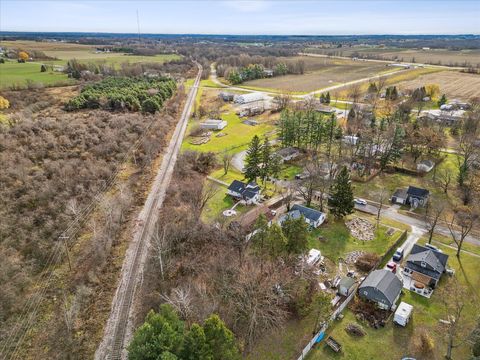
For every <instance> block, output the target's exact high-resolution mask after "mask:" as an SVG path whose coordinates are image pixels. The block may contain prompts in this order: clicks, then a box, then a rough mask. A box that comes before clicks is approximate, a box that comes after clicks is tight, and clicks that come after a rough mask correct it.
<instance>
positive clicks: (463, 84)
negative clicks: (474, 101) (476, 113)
mask: <svg viewBox="0 0 480 360" xmlns="http://www.w3.org/2000/svg"><path fill="white" fill-rule="evenodd" d="M426 84H437V85H438V86H439V87H440V92H441V93H442V94H446V95H447V97H448V98H459V99H464V100H468V99H470V98H472V97H476V96H480V75H478V74H467V73H461V72H458V71H441V72H437V73H432V74H426V75H422V76H420V77H418V78H416V79H415V80H409V81H404V82H401V83H399V84H398V87H399V88H400V90H406V89H415V88H418V87H420V86H425V85H426Z"/></svg>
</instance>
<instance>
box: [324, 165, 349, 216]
mask: <svg viewBox="0 0 480 360" xmlns="http://www.w3.org/2000/svg"><path fill="white" fill-rule="evenodd" d="M330 194H331V196H332V197H331V199H330V204H329V205H330V212H331V213H332V214H333V215H334V216H335V217H336V218H343V217H344V216H345V215H348V214H351V213H352V212H353V208H354V203H353V191H352V185H351V182H350V174H349V172H348V169H347V167H346V166H344V167H343V168H342V170H341V171H340V173H339V174H338V176H337V178H336V179H335V182H334V184H333V185H332V187H331V189H330Z"/></svg>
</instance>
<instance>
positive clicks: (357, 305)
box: [349, 298, 391, 329]
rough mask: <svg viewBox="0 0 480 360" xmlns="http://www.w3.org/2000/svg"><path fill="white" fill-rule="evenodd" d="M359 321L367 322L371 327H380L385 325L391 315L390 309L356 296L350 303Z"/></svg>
mask: <svg viewBox="0 0 480 360" xmlns="http://www.w3.org/2000/svg"><path fill="white" fill-rule="evenodd" d="M349 308H350V309H351V310H352V311H353V312H354V313H355V317H356V319H357V320H358V321H361V322H363V321H364V322H366V323H367V324H368V325H370V326H371V327H373V328H375V329H378V328H380V327H384V326H385V323H386V322H387V319H388V318H389V316H390V315H391V313H390V311H387V310H382V309H379V308H378V307H377V306H376V305H375V304H373V303H370V302H368V301H363V300H361V299H359V298H355V299H354V300H353V301H352V302H350V304H349Z"/></svg>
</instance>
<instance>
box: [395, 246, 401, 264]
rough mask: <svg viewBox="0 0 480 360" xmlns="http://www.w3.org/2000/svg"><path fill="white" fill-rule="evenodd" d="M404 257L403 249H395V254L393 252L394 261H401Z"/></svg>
mask: <svg viewBox="0 0 480 360" xmlns="http://www.w3.org/2000/svg"><path fill="white" fill-rule="evenodd" d="M402 259H403V249H402V248H398V249H397V251H395V254H393V261H397V262H398V261H400V260H402Z"/></svg>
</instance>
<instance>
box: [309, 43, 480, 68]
mask: <svg viewBox="0 0 480 360" xmlns="http://www.w3.org/2000/svg"><path fill="white" fill-rule="evenodd" d="M305 52H307V53H308V52H312V53H317V54H325V55H337V56H347V57H350V56H354V54H355V55H357V56H360V57H361V56H366V55H370V56H372V57H375V58H378V59H383V60H398V61H405V62H413V61H412V60H414V62H417V63H427V64H435V65H447V66H465V63H466V64H467V66H474V67H476V66H480V50H458V51H455V50H447V49H430V50H420V49H402V48H380V47H377V48H373V47H360V46H359V47H350V48H341V49H320V48H310V49H306V50H305Z"/></svg>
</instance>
